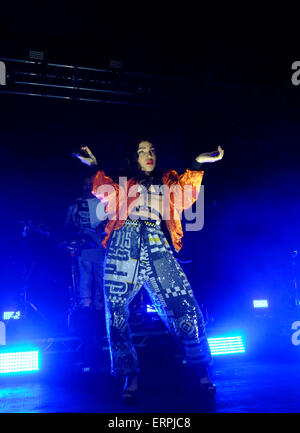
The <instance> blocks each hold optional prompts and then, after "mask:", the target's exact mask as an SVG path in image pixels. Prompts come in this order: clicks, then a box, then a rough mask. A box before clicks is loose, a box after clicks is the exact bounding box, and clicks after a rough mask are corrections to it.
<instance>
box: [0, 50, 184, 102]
mask: <svg viewBox="0 0 300 433" xmlns="http://www.w3.org/2000/svg"><path fill="white" fill-rule="evenodd" d="M0 61H2V62H5V65H6V85H5V86H1V87H0V93H8V94H17V95H28V96H40V97H44V98H58V99H66V100H78V101H91V102H101V103H110V104H126V105H141V106H148V105H149V106H151V105H153V104H155V103H156V102H160V103H161V102H164V101H165V102H169V101H170V100H172V99H174V98H175V94H176V93H178V84H179V83H180V82H182V79H180V78H173V77H162V76H157V75H147V74H141V73H131V72H124V71H123V70H122V68H120V67H118V68H116V67H114V64H115V62H111V64H110V67H109V68H107V69H96V68H87V67H83V66H71V65H61V64H56V63H47V62H45V61H43V60H42V59H41V58H38V59H32V58H31V59H30V60H18V59H10V58H0ZM176 89H177V90H176Z"/></svg>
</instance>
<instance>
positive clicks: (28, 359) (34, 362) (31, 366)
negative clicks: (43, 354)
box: [0, 350, 40, 374]
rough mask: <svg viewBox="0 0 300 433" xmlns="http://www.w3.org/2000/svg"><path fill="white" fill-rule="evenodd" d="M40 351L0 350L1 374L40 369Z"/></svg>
mask: <svg viewBox="0 0 300 433" xmlns="http://www.w3.org/2000/svg"><path fill="white" fill-rule="evenodd" d="M39 368H40V366H39V351H38V350H28V351H16V352H7V351H5V352H4V351H3V352H2V351H1V352H0V374H6V373H21V372H30V371H38V370H39Z"/></svg>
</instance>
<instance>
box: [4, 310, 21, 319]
mask: <svg viewBox="0 0 300 433" xmlns="http://www.w3.org/2000/svg"><path fill="white" fill-rule="evenodd" d="M20 317H21V313H20V311H4V313H3V320H9V319H20Z"/></svg>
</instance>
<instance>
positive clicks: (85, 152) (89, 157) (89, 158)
mask: <svg viewBox="0 0 300 433" xmlns="http://www.w3.org/2000/svg"><path fill="white" fill-rule="evenodd" d="M80 151H82V153H75V152H74V153H73V154H72V155H74V156H76V158H78V159H80V161H81V162H83V164H86V165H88V166H90V167H91V166H93V165H98V162H97V159H96V157H95V156H94V155H93V154H92V152H91V151H90V149H89V148H88V146H83V147H81V148H80Z"/></svg>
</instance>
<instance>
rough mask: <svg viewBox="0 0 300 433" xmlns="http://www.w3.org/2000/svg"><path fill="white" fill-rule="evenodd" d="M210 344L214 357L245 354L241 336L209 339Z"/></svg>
mask: <svg viewBox="0 0 300 433" xmlns="http://www.w3.org/2000/svg"><path fill="white" fill-rule="evenodd" d="M208 344H209V347H210V351H211V354H212V355H213V356H215V355H230V354H234V353H244V352H245V346H244V343H243V340H242V337H241V336H236V337H215V338H208Z"/></svg>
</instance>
